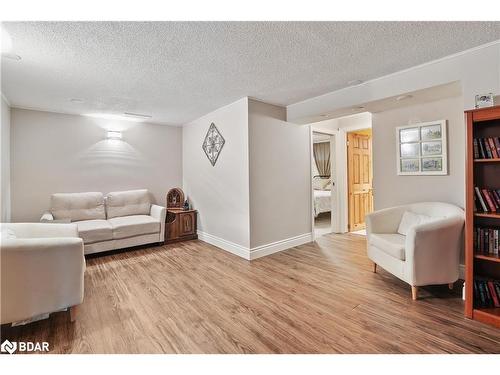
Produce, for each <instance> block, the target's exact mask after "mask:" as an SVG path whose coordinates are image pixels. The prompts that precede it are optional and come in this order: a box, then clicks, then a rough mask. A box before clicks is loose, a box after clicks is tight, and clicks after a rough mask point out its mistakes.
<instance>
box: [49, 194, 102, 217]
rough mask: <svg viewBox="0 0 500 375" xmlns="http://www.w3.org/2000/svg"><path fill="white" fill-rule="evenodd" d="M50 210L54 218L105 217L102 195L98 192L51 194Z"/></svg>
mask: <svg viewBox="0 0 500 375" xmlns="http://www.w3.org/2000/svg"><path fill="white" fill-rule="evenodd" d="M50 212H51V213H52V215H53V218H54V219H56V220H64V219H69V220H71V221H80V220H94V219H106V214H105V212H104V196H103V194H102V193H99V192H89V193H58V194H52V197H51V208H50Z"/></svg>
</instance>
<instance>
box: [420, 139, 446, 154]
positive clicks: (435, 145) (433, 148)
mask: <svg viewBox="0 0 500 375" xmlns="http://www.w3.org/2000/svg"><path fill="white" fill-rule="evenodd" d="M442 153H443V145H442V143H441V141H434V142H422V156H427V155H441V154H442Z"/></svg>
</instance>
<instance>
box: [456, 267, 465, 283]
mask: <svg viewBox="0 0 500 375" xmlns="http://www.w3.org/2000/svg"><path fill="white" fill-rule="evenodd" d="M458 278H459V279H461V280H465V265H464V264H459V265H458Z"/></svg>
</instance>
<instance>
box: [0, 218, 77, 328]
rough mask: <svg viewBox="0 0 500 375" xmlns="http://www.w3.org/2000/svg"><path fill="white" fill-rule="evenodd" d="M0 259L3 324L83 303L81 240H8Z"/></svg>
mask: <svg viewBox="0 0 500 375" xmlns="http://www.w3.org/2000/svg"><path fill="white" fill-rule="evenodd" d="M49 226H51V225H48V224H47V227H49ZM1 257H2V262H1V265H0V266H1V274H2V285H1V305H2V316H1V323H2V324H4V323H12V322H15V321H21V320H25V319H29V318H31V317H33V316H36V315H40V314H45V313H50V312H53V311H58V310H60V309H64V308H67V307H70V306H75V305H78V304H80V303H82V301H83V291H84V287H83V284H84V271H85V258H84V254H83V241H82V239H81V238H76V237H75V238H23V239H19V238H17V239H8V240H5V241H2V247H1ZM20 296H22V298H21V297H20Z"/></svg>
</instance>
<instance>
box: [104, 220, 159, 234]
mask: <svg viewBox="0 0 500 375" xmlns="http://www.w3.org/2000/svg"><path fill="white" fill-rule="evenodd" d="M108 222H109V223H110V224H111V227H112V228H113V238H114V239H115V240H116V239H120V238H127V237H133V236H138V235H143V234H151V233H159V232H160V222H159V221H158V220H156V219H154V218H153V217H151V216H149V215H133V216H123V217H114V218H112V219H109V220H108Z"/></svg>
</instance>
